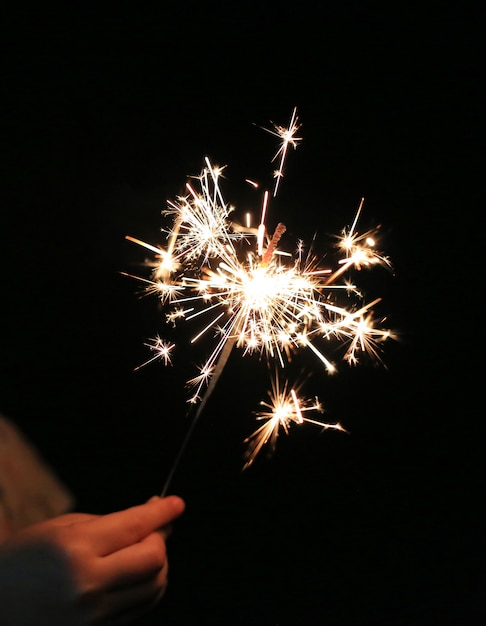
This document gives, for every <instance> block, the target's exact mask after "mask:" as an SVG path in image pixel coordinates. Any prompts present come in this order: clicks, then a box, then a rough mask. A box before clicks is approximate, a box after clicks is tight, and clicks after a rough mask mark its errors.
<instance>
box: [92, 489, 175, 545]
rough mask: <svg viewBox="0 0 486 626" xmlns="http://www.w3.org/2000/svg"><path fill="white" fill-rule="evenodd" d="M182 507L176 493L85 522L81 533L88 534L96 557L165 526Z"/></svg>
mask: <svg viewBox="0 0 486 626" xmlns="http://www.w3.org/2000/svg"><path fill="white" fill-rule="evenodd" d="M184 508H185V503H184V501H183V500H182V499H181V498H179V497H177V496H169V497H167V498H154V499H151V500H149V502H146V503H145V504H142V505H139V506H134V507H131V508H129V509H125V510H124V511H119V512H117V513H110V514H108V515H104V516H102V517H99V518H97V519H94V520H91V521H87V522H86V523H85V524H84V532H85V533H86V534H87V535H89V536H90V539H91V541H92V542H93V545H94V547H95V550H96V553H97V554H98V556H106V555H108V554H111V553H113V552H116V551H117V550H121V549H122V548H125V547H127V546H131V545H132V544H134V543H137V542H139V541H141V540H142V539H143V538H144V537H146V536H147V535H149V534H150V533H152V532H153V531H155V530H157V529H159V528H162V527H164V526H167V525H168V524H170V522H172V521H173V520H175V519H176V518H178V517H179V516H180V515H181V514H182V513H183V511H184Z"/></svg>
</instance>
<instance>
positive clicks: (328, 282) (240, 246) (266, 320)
mask: <svg viewBox="0 0 486 626" xmlns="http://www.w3.org/2000/svg"><path fill="white" fill-rule="evenodd" d="M299 128H300V125H299V124H298V118H297V111H296V109H294V111H293V113H292V116H291V119H290V123H289V126H288V127H281V126H277V125H274V128H273V130H269V129H265V130H268V131H269V132H271V133H272V134H273V135H276V136H277V137H278V138H279V139H280V142H281V143H280V147H279V149H278V151H277V153H276V154H275V156H274V160H275V159H279V168H278V170H277V174H276V183H275V187H274V193H273V196H275V195H276V193H277V190H278V186H279V181H280V179H281V177H282V175H283V169H284V164H285V159H286V156H287V152H288V146H289V145H290V146H293V147H296V145H297V142H298V141H300V140H301V138H300V137H296V132H297V131H298V129H299ZM223 169H224V168H221V167H217V166H214V165H213V164H212V163H211V161H210V160H209V159H208V158H206V160H205V165H204V167H203V170H202V172H201V174H200V175H199V176H197V177H194V180H195V181H196V183H195V184H194V183H193V182H191V183H187V185H186V192H187V193H186V195H184V196H180V197H178V198H177V199H176V201H174V202H172V201H171V202H169V204H168V209H167V210H166V211H164V214H165V215H166V216H167V217H171V218H172V226H171V227H170V228H168V229H167V230H165V234H166V238H167V245H166V246H165V247H163V248H162V247H159V246H153V245H151V244H147V243H145V242H142V241H140V240H138V239H135V238H133V237H127V239H129V240H130V241H132V242H134V243H137V244H139V245H142V246H144V247H145V248H146V249H148V250H150V251H152V252H153V253H154V255H155V261H154V262H153V263H151V266H152V274H151V277H150V278H140V280H141V281H142V282H143V283H144V284H145V287H146V291H147V292H151V293H157V294H158V295H159V297H160V300H161V303H162V304H163V305H164V307H165V311H166V321H167V322H168V323H171V324H177V323H178V322H179V320H185V321H186V322H189V321H190V322H193V323H196V322H197V323H198V329H197V330H196V331H195V334H194V335H193V337H192V339H191V343H194V342H196V341H197V340H198V339H200V338H201V337H203V336H208V335H211V336H212V337H213V339H214V341H215V343H214V347H213V349H212V351H211V352H210V354H209V356H208V357H207V359H206V361H205V362H204V364H203V365H202V366H201V368H200V370H199V373H198V374H196V375H195V376H194V377H193V378H192V379H191V380H189V381H187V385H188V386H189V387H190V388H191V389H192V392H191V395H190V397H189V400H188V401H189V402H190V403H192V404H194V405H197V410H196V413H195V416H194V418H193V421H192V425H191V428H190V430H189V432H188V434H187V437H186V441H187V439H188V438H189V436H190V433H191V432H192V428H193V427H194V424H195V423H196V421H197V419H198V418H199V415H200V414H201V411H202V409H203V407H204V405H205V404H206V402H207V400H208V398H209V396H210V394H211V393H212V391H213V389H214V387H215V385H216V383H217V381H218V380H219V377H220V376H221V373H222V371H223V369H224V367H225V365H226V363H227V360H228V358H229V356H230V354H231V352H232V350H233V348H234V347H236V348H239V349H240V350H241V352H242V354H243V355H252V354H257V355H259V357H262V358H264V359H265V360H266V361H267V362H268V363H269V364H270V363H274V364H276V366H278V368H279V369H280V371H283V370H284V369H285V367H286V364H287V363H288V361H289V358H290V356H291V355H292V354H294V353H296V352H299V351H302V350H303V349H306V350H308V351H309V352H310V353H312V354H313V356H314V357H315V358H316V359H317V361H319V362H320V363H321V364H322V365H323V366H324V367H325V369H326V370H327V371H328V372H329V373H333V372H334V371H335V370H336V365H335V363H334V362H333V361H332V360H331V359H330V357H329V356H328V355H327V354H326V351H325V349H324V347H325V346H326V345H327V346H329V341H328V340H331V339H334V340H337V341H339V342H342V343H344V344H345V345H346V350H345V353H344V359H345V360H346V361H347V362H348V363H349V364H356V363H357V362H358V360H359V358H360V357H361V355H362V354H364V353H367V354H369V355H371V356H372V357H375V358H376V357H379V351H380V346H381V343H382V342H383V341H384V340H386V339H388V338H389V337H391V332H390V331H389V330H387V329H382V328H381V327H380V326H378V325H376V324H375V323H374V321H373V318H372V309H373V307H374V306H375V305H376V304H377V302H379V299H376V300H374V301H372V302H370V303H368V304H366V303H364V302H363V299H362V296H361V294H360V292H359V289H358V287H357V286H356V285H355V284H353V283H352V282H350V281H349V280H347V281H343V282H342V283H341V282H338V279H341V277H342V276H343V275H344V274H345V273H347V272H349V271H350V270H352V269H353V268H354V269H358V270H359V269H361V268H365V267H370V266H373V265H376V264H381V265H389V261H388V259H387V258H386V257H385V256H383V255H382V254H381V253H380V252H378V251H377V250H376V245H375V240H374V237H375V235H376V231H371V232H367V233H365V234H359V233H358V231H357V223H358V219H359V217H360V213H361V210H362V207H363V200H362V201H361V203H360V205H359V208H358V210H357V213H356V216H355V218H354V221H353V224H352V226H351V228H350V229H349V230H348V231H347V230H344V231H343V233H342V235H341V236H340V237H339V238H338V245H337V246H336V248H337V250H338V252H340V253H341V254H342V255H343V258H341V259H339V260H338V262H337V263H336V266H335V268H332V267H324V266H322V264H321V260H320V258H319V257H318V256H317V255H316V253H315V252H314V251H313V250H312V248H308V249H306V248H305V246H304V244H303V243H302V242H299V243H298V244H297V249H296V251H295V253H292V254H290V253H288V252H286V251H284V250H282V249H280V247H279V246H280V243H281V240H282V237H283V235H284V233H285V226H284V225H283V224H278V225H277V227H276V229H275V231H274V233H273V235H270V234H269V233H268V229H267V226H266V212H267V207H268V201H269V200H268V196H269V194H268V192H264V194H263V202H262V208H261V217H260V222H259V226H258V227H257V228H253V227H251V226H249V225H246V226H242V225H241V224H238V223H236V222H234V221H232V219H231V216H232V214H233V213H234V211H235V209H234V207H233V206H232V205H230V204H228V203H227V202H226V201H225V199H224V195H223V193H222V189H221V185H220V178H221V173H222V171H223ZM250 182H251V181H250ZM252 184H253V183H252ZM135 278H138V277H135ZM342 292H344V293H345V294H346V295H347V301H348V302H350V301H351V302H352V304H351V306H347V307H343V306H342V305H341V304H340V297H339V294H340V293H342ZM147 345H148V347H149V349H150V350H151V351H152V353H153V356H152V358H150V359H149V361H147V363H148V362H151V361H153V360H155V359H157V358H159V359H161V360H162V361H163V362H164V363H165V364H168V363H170V362H171V357H172V351H173V350H174V344H172V343H170V342H166V341H164V340H163V339H161V338H160V337H157V338H156V339H154V340H153V341H151V342H150V343H149V344H147ZM299 389H300V388H292V387H290V386H289V384H288V383H280V382H278V377H277V378H276V379H275V380H273V382H272V391H271V393H270V402H269V403H266V404H264V406H266V408H267V409H268V411H263V412H261V413H259V414H258V418H259V419H261V420H266V422H265V424H264V425H263V426H261V427H260V428H258V429H257V430H256V431H255V432H254V433H253V435H251V436H250V437H249V438H248V439H247V442H248V443H249V453H248V461H247V463H246V466H248V465H249V464H251V463H252V462H253V460H254V458H255V456H256V455H257V453H258V452H259V451H260V450H261V449H262V447H263V446H264V445H265V444H267V443H270V447H272V446H273V445H274V443H275V439H276V436H277V434H278V431H279V430H280V429H283V430H284V431H287V430H288V428H289V427H290V426H291V425H292V424H302V423H305V422H312V423H314V424H318V425H320V426H321V427H322V428H336V429H339V430H343V429H342V427H341V426H340V425H339V424H326V423H324V422H321V421H318V420H311V419H310V418H307V417H304V414H305V413H307V412H308V411H316V410H318V408H317V407H318V406H320V405H319V404H318V402H317V401H316V403H309V402H308V401H307V400H303V399H301V398H300V399H299V396H298V392H299ZM184 446H185V443H184V444H183V447H182V449H183V448H184ZM182 449H181V452H182ZM176 464H177V461H176ZM169 480H170V477H169Z"/></svg>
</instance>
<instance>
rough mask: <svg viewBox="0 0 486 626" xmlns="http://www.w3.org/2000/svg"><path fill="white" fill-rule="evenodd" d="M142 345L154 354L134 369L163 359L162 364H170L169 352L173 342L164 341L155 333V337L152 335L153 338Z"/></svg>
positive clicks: (173, 346)
mask: <svg viewBox="0 0 486 626" xmlns="http://www.w3.org/2000/svg"><path fill="white" fill-rule="evenodd" d="M144 345H145V346H146V347H147V348H149V350H151V351H152V352H154V353H155V354H154V356H153V357H152V358H150V359H149V360H148V361H145V362H144V363H142V364H141V365H138V366H137V367H136V368H135V370H138V369H140V368H142V367H145V366H146V365H148V364H149V363H152V362H153V361H157V360H160V361H163V362H164V365H172V360H171V353H172V350H173V349H174V348H175V343H170V342H168V341H165V340H164V339H161V337H159V336H158V335H157V336H156V337H154V339H150V340H148V341H147V342H146V343H145V344H144Z"/></svg>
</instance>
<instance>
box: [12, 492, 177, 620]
mask: <svg viewBox="0 0 486 626" xmlns="http://www.w3.org/2000/svg"><path fill="white" fill-rule="evenodd" d="M184 508H185V504H184V501H183V500H181V499H180V498H179V497H177V496H169V497H166V498H158V497H154V498H152V499H150V500H149V501H148V502H147V503H145V504H142V505H139V506H134V507H131V508H128V509H125V510H123V511H119V512H116V513H110V514H108V515H101V516H96V515H89V514H85V513H70V514H67V515H62V516H60V517H57V518H54V519H50V520H47V521H44V522H41V523H39V524H35V525H32V526H30V527H29V528H26V529H25V530H22V531H20V532H19V533H17V534H16V535H15V536H14V537H12V539H11V540H10V541H9V542H8V544H9V545H8V549H11V550H15V549H16V547H22V546H25V545H29V543H30V544H32V542H33V543H35V542H44V543H48V544H50V545H52V546H54V547H56V548H57V549H59V551H60V552H61V553H62V554H64V555H65V557H66V559H67V562H68V567H69V569H70V571H71V574H72V578H73V581H74V586H75V589H76V594H77V597H76V598H75V599H74V600H73V601H75V602H77V603H80V605H81V606H83V608H84V609H86V614H87V615H90V616H91V617H90V621H89V622H88V623H89V624H109V625H110V626H115V625H116V626H118V625H119V624H120V625H121V624H127V623H129V622H131V621H132V620H134V619H135V618H137V617H138V616H139V615H140V614H142V613H144V612H146V611H147V610H148V609H150V608H151V607H153V606H154V605H155V604H156V603H157V602H158V601H159V600H160V598H161V597H162V595H163V594H164V591H165V588H166V586H167V575H168V560H167V552H166V539H167V536H168V534H169V533H170V527H171V524H172V522H174V521H175V520H176V519H177V518H178V517H179V516H180V515H181V514H182V513H183V511H184Z"/></svg>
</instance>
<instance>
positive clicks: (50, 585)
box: [0, 543, 90, 626]
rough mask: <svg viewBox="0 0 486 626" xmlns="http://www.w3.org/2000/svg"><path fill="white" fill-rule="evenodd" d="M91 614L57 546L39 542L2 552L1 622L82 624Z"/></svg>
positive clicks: (46, 625)
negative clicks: (82, 601) (83, 602)
mask: <svg viewBox="0 0 486 626" xmlns="http://www.w3.org/2000/svg"><path fill="white" fill-rule="evenodd" d="M88 618H89V616H88V615H87V613H86V609H85V608H84V607H83V606H81V605H80V603H79V600H78V599H77V597H76V589H75V585H74V581H73V577H72V574H71V572H70V570H69V566H68V563H67V560H66V558H65V556H64V555H63V554H62V552H61V551H60V550H59V549H58V548H56V547H55V546H53V545H50V544H47V543H36V544H29V545H24V546H15V547H14V548H13V549H5V548H4V549H3V551H2V552H0V624H1V626H83V625H86V624H89V623H90V620H89V619H88Z"/></svg>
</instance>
